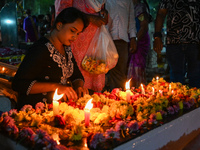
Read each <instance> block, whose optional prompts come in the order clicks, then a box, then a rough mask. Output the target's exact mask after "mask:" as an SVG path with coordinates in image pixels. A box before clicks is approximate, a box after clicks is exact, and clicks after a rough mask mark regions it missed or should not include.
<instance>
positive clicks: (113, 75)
mask: <svg viewBox="0 0 200 150" xmlns="http://www.w3.org/2000/svg"><path fill="white" fill-rule="evenodd" d="M105 8H106V10H107V11H108V14H109V17H108V24H107V27H108V31H109V32H110V34H111V36H112V39H113V41H114V43H115V46H116V48H117V51H118V55H119V58H118V62H117V65H116V66H115V67H114V68H113V69H111V70H110V71H109V72H108V73H107V77H108V88H109V87H110V88H109V89H110V90H113V89H114V88H123V89H124V87H125V82H126V80H127V75H126V72H127V63H128V51H129V48H128V43H129V42H130V50H131V51H135V50H136V47H137V45H136V44H137V43H136V25H135V15H134V7H133V2H132V0H123V1H122V0H107V1H106V4H105ZM129 37H130V41H129Z"/></svg>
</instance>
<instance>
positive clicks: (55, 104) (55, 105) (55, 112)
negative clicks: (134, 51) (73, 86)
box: [53, 77, 173, 127]
mask: <svg viewBox="0 0 200 150" xmlns="http://www.w3.org/2000/svg"><path fill="white" fill-rule="evenodd" d="M156 80H157V89H158V86H159V85H158V80H159V77H157V78H156ZM130 81H131V79H130V80H128V81H127V82H126V84H125V87H126V100H127V101H130V97H131V90H130ZM57 90H58V89H56V91H55V94H54V97H53V115H54V116H55V115H58V114H59V101H58V100H59V99H61V98H62V97H63V94H61V95H58V94H57ZM169 92H170V93H171V92H173V91H171V84H170V85H169ZM159 93H160V94H161V95H162V91H161V90H159ZM141 94H145V89H144V87H143V84H141ZM154 94H155V89H154V87H152V95H154ZM92 107H93V104H92V99H90V100H89V101H88V102H87V104H86V106H85V108H84V112H85V126H86V127H88V126H89V123H90V109H92Z"/></svg>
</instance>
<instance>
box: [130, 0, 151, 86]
mask: <svg viewBox="0 0 200 150" xmlns="http://www.w3.org/2000/svg"><path fill="white" fill-rule="evenodd" d="M133 4H134V10H135V21H136V28H137V49H136V51H131V53H130V55H129V59H130V61H129V65H128V74H127V78H128V79H130V78H131V79H132V80H131V84H132V86H135V87H138V86H140V84H141V83H143V84H146V74H145V68H146V57H147V54H148V51H149V49H150V37H149V33H148V24H149V22H150V13H149V12H150V10H149V5H148V3H147V2H146V0H143V2H142V0H133Z"/></svg>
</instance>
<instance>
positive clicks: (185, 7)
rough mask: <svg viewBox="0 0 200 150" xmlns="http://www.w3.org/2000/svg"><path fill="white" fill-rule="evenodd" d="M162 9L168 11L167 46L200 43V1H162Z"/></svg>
mask: <svg viewBox="0 0 200 150" xmlns="http://www.w3.org/2000/svg"><path fill="white" fill-rule="evenodd" d="M160 9H167V10H168V17H167V44H178V43H199V39H200V1H199V0H161V2H160Z"/></svg>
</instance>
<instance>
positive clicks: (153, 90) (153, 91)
mask: <svg viewBox="0 0 200 150" xmlns="http://www.w3.org/2000/svg"><path fill="white" fill-rule="evenodd" d="M154 94H155V89H154V87H152V95H154Z"/></svg>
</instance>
